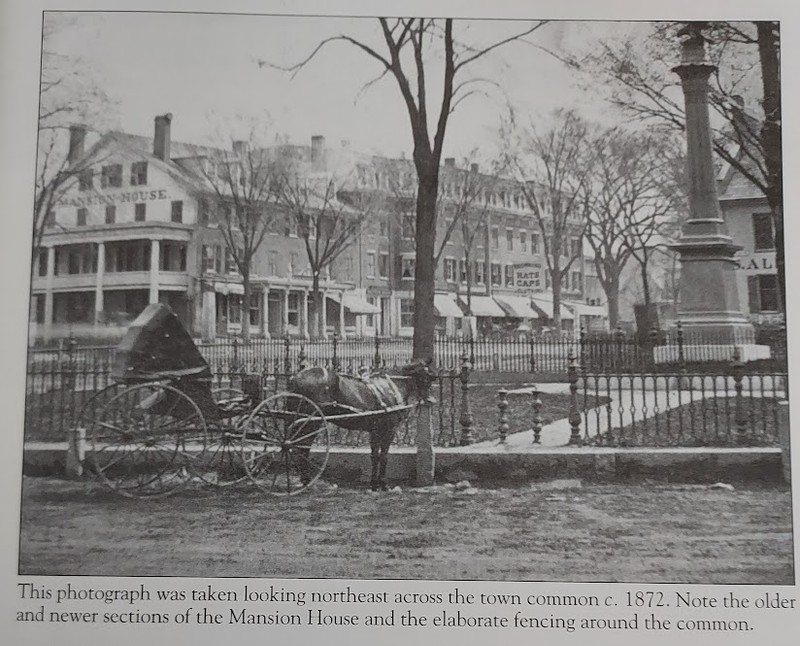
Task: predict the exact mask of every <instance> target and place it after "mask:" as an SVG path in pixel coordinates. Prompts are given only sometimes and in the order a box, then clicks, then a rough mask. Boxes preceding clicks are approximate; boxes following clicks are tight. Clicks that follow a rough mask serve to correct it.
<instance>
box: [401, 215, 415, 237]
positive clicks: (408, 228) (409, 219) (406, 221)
mask: <svg viewBox="0 0 800 646" xmlns="http://www.w3.org/2000/svg"><path fill="white" fill-rule="evenodd" d="M415 225H416V223H415V221H414V214H413V213H404V214H403V222H402V229H403V230H402V233H401V235H402V236H403V238H405V239H406V240H413V239H414V230H415V229H416V226H415Z"/></svg>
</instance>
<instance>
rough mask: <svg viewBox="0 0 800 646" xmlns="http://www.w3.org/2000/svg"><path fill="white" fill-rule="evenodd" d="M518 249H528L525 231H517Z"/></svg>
mask: <svg viewBox="0 0 800 646" xmlns="http://www.w3.org/2000/svg"><path fill="white" fill-rule="evenodd" d="M519 249H520V251H527V250H528V232H527V231H520V232H519Z"/></svg>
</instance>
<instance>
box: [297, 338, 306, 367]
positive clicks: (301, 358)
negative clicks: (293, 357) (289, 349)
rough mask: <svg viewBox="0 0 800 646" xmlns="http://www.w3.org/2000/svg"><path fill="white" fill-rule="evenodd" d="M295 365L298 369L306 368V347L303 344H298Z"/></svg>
mask: <svg viewBox="0 0 800 646" xmlns="http://www.w3.org/2000/svg"><path fill="white" fill-rule="evenodd" d="M297 367H298V369H299V370H305V369H306V347H305V344H301V345H300V354H298V355H297Z"/></svg>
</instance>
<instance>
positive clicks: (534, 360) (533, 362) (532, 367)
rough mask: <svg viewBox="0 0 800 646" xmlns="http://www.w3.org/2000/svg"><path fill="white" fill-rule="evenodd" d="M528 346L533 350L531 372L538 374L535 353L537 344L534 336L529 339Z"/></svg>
mask: <svg viewBox="0 0 800 646" xmlns="http://www.w3.org/2000/svg"><path fill="white" fill-rule="evenodd" d="M528 345H529V346H530V349H531V372H536V354H535V353H534V349H535V348H536V343H535V341H534V339H533V335H531V336H530V337H528Z"/></svg>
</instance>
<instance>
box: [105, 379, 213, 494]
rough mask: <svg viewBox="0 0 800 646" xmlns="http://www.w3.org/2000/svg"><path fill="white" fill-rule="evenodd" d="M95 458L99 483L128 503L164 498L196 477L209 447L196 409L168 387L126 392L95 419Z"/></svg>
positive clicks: (140, 387)
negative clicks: (197, 463)
mask: <svg viewBox="0 0 800 646" xmlns="http://www.w3.org/2000/svg"><path fill="white" fill-rule="evenodd" d="M90 431H91V435H90V438H89V439H90V446H91V449H92V453H91V458H92V463H93V465H94V469H95V472H96V473H97V475H98V476H99V478H100V479H101V480H102V481H103V482H104V483H105V484H106V485H107V486H108V487H110V488H111V489H113V490H114V491H115V492H117V493H119V494H120V495H123V496H127V497H130V498H154V497H159V496H166V495H169V494H170V493H173V492H174V491H176V490H177V489H178V488H179V487H180V486H182V485H184V484H185V483H186V482H187V480H188V479H189V477H190V476H191V475H192V474H193V473H194V472H195V469H194V463H195V462H196V461H197V460H198V459H200V458H201V456H202V454H203V451H204V449H205V443H206V434H207V432H206V423H205V419H204V418H203V414H202V412H201V411H200V408H199V407H198V406H197V404H196V403H195V402H194V401H193V400H192V399H191V398H190V397H189V396H188V395H186V394H185V393H183V392H181V391H180V390H178V389H177V388H175V387H173V386H170V385H168V384H162V383H156V382H152V383H144V384H138V385H136V386H131V387H128V388H125V389H124V390H123V391H122V392H120V393H118V394H117V395H115V396H114V397H112V398H111V399H110V400H109V401H108V403H107V404H106V405H105V406H104V407H103V408H102V409H101V410H100V411H99V412H97V414H96V415H95V417H94V420H93V423H92V426H91V429H90Z"/></svg>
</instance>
